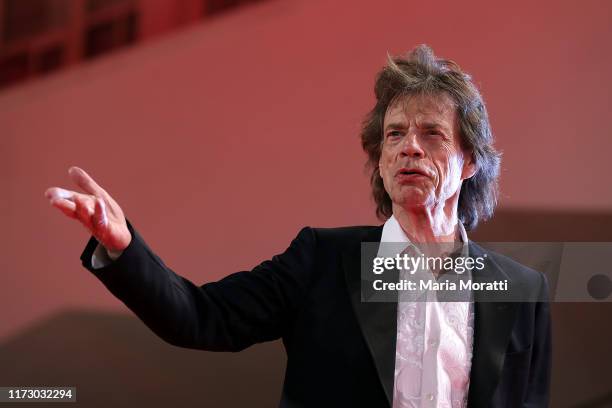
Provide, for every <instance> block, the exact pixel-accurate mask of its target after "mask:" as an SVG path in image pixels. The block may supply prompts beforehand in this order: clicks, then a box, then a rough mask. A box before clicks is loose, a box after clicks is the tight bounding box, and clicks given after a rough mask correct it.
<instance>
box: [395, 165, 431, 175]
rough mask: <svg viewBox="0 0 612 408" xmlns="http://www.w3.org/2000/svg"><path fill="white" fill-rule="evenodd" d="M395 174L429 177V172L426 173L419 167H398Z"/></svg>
mask: <svg viewBox="0 0 612 408" xmlns="http://www.w3.org/2000/svg"><path fill="white" fill-rule="evenodd" d="M395 175H396V176H399V177H414V176H422V177H429V174H427V172H425V171H423V170H421V169H417V168H405V167H402V168H401V169H399V170H398V171H397V173H396V174H395Z"/></svg>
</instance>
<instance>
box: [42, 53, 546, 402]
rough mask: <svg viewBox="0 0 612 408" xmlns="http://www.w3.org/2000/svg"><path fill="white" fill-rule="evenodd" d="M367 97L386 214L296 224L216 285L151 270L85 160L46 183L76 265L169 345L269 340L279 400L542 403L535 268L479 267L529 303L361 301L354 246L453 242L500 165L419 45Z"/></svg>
mask: <svg viewBox="0 0 612 408" xmlns="http://www.w3.org/2000/svg"><path fill="white" fill-rule="evenodd" d="M375 94H376V99H377V102H376V105H375V107H374V109H373V110H372V111H371V112H370V114H369V115H368V117H367V119H366V120H365V122H364V126H363V130H362V134H361V139H362V146H363V148H364V150H365V151H366V153H367V154H368V163H369V165H370V166H371V169H372V174H371V184H372V191H373V196H374V199H375V201H376V204H377V214H378V215H379V216H380V217H382V218H387V221H386V222H385V224H384V225H383V226H359V227H345V228H327V229H325V228H309V227H306V228H303V229H302V230H301V231H300V232H299V234H298V235H297V237H296V238H295V239H294V240H293V242H292V243H291V245H290V246H289V248H288V249H287V250H286V251H285V252H284V253H283V254H280V255H277V256H275V257H273V258H272V259H271V260H269V261H265V262H263V263H261V264H260V265H258V266H257V267H255V268H254V269H253V270H252V271H249V272H246V271H245V272H237V273H234V274H231V275H229V276H227V277H226V278H224V279H221V280H220V281H217V282H211V283H207V284H204V285H202V286H196V285H195V284H193V283H192V282H190V281H188V280H186V279H185V278H183V277H181V276H180V275H178V274H176V273H174V272H173V271H172V270H170V269H169V268H168V267H167V266H165V265H164V264H163V262H162V261H161V260H160V259H159V258H158V257H157V256H156V255H155V254H154V253H153V252H152V251H151V250H150V249H149V248H148V247H147V245H146V244H145V242H144V240H143V239H142V237H141V236H140V235H139V234H138V232H137V231H136V230H135V229H134V227H133V226H132V225H131V224H130V223H129V222H128V221H127V220H126V219H125V216H124V214H123V212H122V210H121V208H120V207H119V205H118V204H117V203H116V202H115V200H113V198H112V197H111V196H110V195H109V194H108V193H107V192H106V191H105V190H103V189H102V188H101V187H100V186H98V185H97V184H96V183H95V182H94V181H93V179H91V177H89V176H88V175H87V174H86V173H85V172H84V171H83V170H81V169H79V168H74V167H73V168H71V169H70V175H71V177H72V178H73V180H74V181H75V182H76V184H77V185H78V186H79V187H80V188H82V189H83V190H84V191H85V193H78V192H74V191H69V190H64V189H60V188H57V187H54V188H50V189H49V190H47V192H46V195H47V197H48V198H49V199H50V200H51V203H52V204H53V205H54V206H55V207H57V208H59V209H60V210H61V211H63V212H64V213H65V214H66V215H67V216H69V217H72V218H76V219H77V220H79V221H80V222H81V223H83V224H84V226H85V227H86V228H87V229H88V230H89V231H90V232H91V233H92V235H93V237H92V238H91V239H90V241H89V243H88V244H87V247H86V248H85V250H84V252H83V254H82V256H81V259H82V262H83V265H84V266H85V267H86V268H87V269H88V270H90V271H91V272H92V273H93V274H95V276H97V277H98V278H99V279H100V280H101V281H102V282H103V283H104V285H106V287H107V288H108V289H109V290H110V291H111V292H112V293H113V294H114V295H115V296H117V297H118V298H119V299H121V300H122V301H123V302H124V303H125V304H126V305H127V306H128V307H129V308H130V309H131V310H132V311H134V312H135V313H136V315H138V317H139V318H140V319H142V321H143V322H144V323H145V324H146V325H147V326H149V327H150V328H151V329H152V330H153V331H154V332H155V333H157V334H158V335H159V336H160V337H161V338H163V339H164V340H166V341H167V342H169V343H171V344H174V345H177V346H181V347H189V348H198V349H204V350H226V351H238V350H242V349H244V348H246V347H249V346H250V345H252V344H254V343H258V342H263V341H268V340H274V339H279V338H281V339H282V340H283V343H284V345H285V348H286V351H287V369H286V376H285V382H284V386H283V393H282V397H281V402H280V405H281V406H282V407H321V406H335V407H337V406H367V407H379V406H393V407H424V406H437V407H447V406H448V407H463V406H466V405H467V406H469V407H491V406H492V407H513V408H514V407H545V406H547V405H548V389H549V381H550V380H549V379H550V358H551V338H550V316H549V307H548V303H547V302H546V299H547V293H548V288H547V282H546V279H545V277H544V275H542V274H541V273H539V272H535V271H533V270H530V269H528V268H526V267H524V266H522V265H519V264H517V263H515V262H513V261H511V260H509V259H508V258H505V257H503V256H500V255H496V254H493V253H489V254H488V255H489V257H488V258H486V259H487V260H486V265H485V266H486V268H485V270H486V271H487V273H488V274H489V275H488V276H491V277H494V278H499V279H503V280H508V281H510V282H512V283H515V284H518V285H520V286H522V287H526V288H528V290H529V292H530V293H531V294H532V296H531V297H530V298H537V299H538V300H544V301H541V302H520V303H519V302H483V301H479V300H480V299H481V298H479V297H478V295H476V294H475V295H474V297H473V298H470V299H464V300H462V301H459V302H435V301H433V302H415V301H408V302H397V301H395V302H377V303H374V302H364V301H362V288H361V284H362V283H361V274H360V256H361V243H362V242H378V243H381V246H382V244H383V243H386V242H404V243H417V244H418V243H440V244H443V243H453V242H464V243H467V242H468V239H467V235H466V230H471V229H473V228H474V227H475V226H476V225H477V224H478V222H479V221H480V220H483V219H486V218H488V217H490V216H491V215H492V213H493V210H494V207H495V205H496V197H497V176H498V169H499V161H500V159H499V154H498V153H497V152H496V150H495V149H494V147H493V137H492V133H491V130H490V126H489V122H488V118H487V113H486V109H485V105H484V103H483V101H482V98H481V96H480V94H479V92H478V90H477V89H476V87H475V86H474V85H473V84H472V82H471V80H470V77H469V76H468V75H467V74H465V73H463V72H462V71H461V69H460V68H459V66H457V65H456V64H455V63H454V62H452V61H447V60H442V59H437V58H436V57H435V56H434V55H433V52H432V51H431V49H429V48H428V47H426V46H420V47H417V48H416V49H414V50H413V51H412V52H411V53H409V54H408V55H407V56H406V57H403V58H393V59H392V58H389V62H388V65H387V66H386V67H385V68H384V69H383V70H382V71H381V72H380V73H379V75H378V77H377V80H376V85H375ZM468 251H469V253H470V256H475V257H477V256H483V255H484V251H483V249H482V248H480V247H479V246H478V245H476V244H474V243H472V242H469V245H468Z"/></svg>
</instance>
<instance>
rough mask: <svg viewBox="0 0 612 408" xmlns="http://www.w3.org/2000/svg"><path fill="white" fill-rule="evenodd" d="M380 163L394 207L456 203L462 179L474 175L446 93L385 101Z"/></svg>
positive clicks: (455, 115)
mask: <svg viewBox="0 0 612 408" xmlns="http://www.w3.org/2000/svg"><path fill="white" fill-rule="evenodd" d="M379 167H380V175H381V177H382V179H383V182H384V185H385V190H386V191H387V193H388V194H389V196H390V197H391V201H392V202H393V207H394V208H396V206H400V207H402V208H404V209H407V210H408V209H418V208H422V209H424V208H430V209H432V208H437V207H441V208H447V207H446V206H447V205H450V204H454V205H456V202H457V200H458V197H459V191H460V188H461V182H462V181H463V180H464V179H466V178H469V177H471V176H472V175H473V174H474V172H475V166H474V165H473V164H472V159H471V155H470V154H469V152H467V151H463V149H462V147H461V135H460V131H459V125H458V120H457V114H456V112H455V107H454V104H453V103H452V100H451V99H450V97H448V95H446V94H442V95H439V96H433V97H432V96H413V97H409V98H403V99H400V100H398V101H396V102H395V103H393V104H392V105H390V106H389V108H388V109H387V112H386V114H385V119H384V123H383V145H382V151H381V156H380V162H379Z"/></svg>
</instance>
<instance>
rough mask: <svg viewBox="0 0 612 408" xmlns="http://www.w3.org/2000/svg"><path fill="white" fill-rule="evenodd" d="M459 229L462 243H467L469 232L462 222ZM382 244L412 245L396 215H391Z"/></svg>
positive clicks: (383, 232)
mask: <svg viewBox="0 0 612 408" xmlns="http://www.w3.org/2000/svg"><path fill="white" fill-rule="evenodd" d="M457 228H458V229H459V234H460V235H461V242H463V243H467V242H468V237H467V232H466V231H465V227H464V226H463V223H462V222H461V221H459V222H457ZM380 242H402V243H408V244H410V243H411V242H410V239H409V238H408V236H406V233H405V232H404V230H403V229H402V226H401V225H400V223H399V221H397V218H395V215H391V217H389V219H388V220H387V221H386V222H385V225H384V226H383V230H382V236H381V238H380Z"/></svg>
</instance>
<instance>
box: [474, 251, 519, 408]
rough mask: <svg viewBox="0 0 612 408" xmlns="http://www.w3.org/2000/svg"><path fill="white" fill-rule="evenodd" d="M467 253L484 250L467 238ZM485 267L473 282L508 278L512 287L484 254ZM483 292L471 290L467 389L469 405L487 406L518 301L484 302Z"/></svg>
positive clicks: (500, 366)
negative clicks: (472, 319)
mask: <svg viewBox="0 0 612 408" xmlns="http://www.w3.org/2000/svg"><path fill="white" fill-rule="evenodd" d="M469 250H470V256H471V257H474V258H475V257H479V256H483V255H484V253H485V251H484V250H483V249H482V248H481V247H480V246H478V245H476V244H474V243H473V242H471V241H470V247H469ZM485 259H486V261H485V268H484V269H483V270H482V271H480V272H478V271H475V272H474V273H473V276H472V280H473V281H474V282H487V281H490V280H492V279H494V280H503V279H508V282H509V283H508V287H509V288H512V281H511V279H510V277H508V275H507V274H506V273H505V272H504V271H503V270H502V269H501V268H500V267H499V266H498V265H497V264H496V263H495V262H494V261H493V260H492V259H491V257H490V256H488V257H486V258H485ZM484 296H485V295H484V294H482V293H481V292H474V326H475V327H474V341H473V356H472V368H471V372H470V389H469V393H468V407H469V408H485V407H489V406H490V402H491V398H492V397H493V393H494V392H495V388H496V387H497V384H498V382H499V378H500V375H501V370H502V368H503V364H504V356H505V352H506V348H507V346H508V342H509V340H510V335H511V332H512V327H513V326H514V322H515V319H516V311H517V304H516V303H515V302H501V301H496V302H490V301H489V302H487V301H485V299H484Z"/></svg>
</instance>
